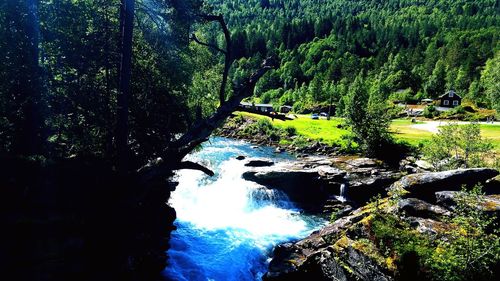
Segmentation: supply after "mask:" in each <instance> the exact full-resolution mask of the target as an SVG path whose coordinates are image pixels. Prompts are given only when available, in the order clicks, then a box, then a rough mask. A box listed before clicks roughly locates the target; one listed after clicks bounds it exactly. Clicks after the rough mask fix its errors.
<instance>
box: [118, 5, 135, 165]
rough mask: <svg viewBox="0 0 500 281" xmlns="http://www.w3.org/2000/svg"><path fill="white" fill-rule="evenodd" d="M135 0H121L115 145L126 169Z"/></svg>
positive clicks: (121, 162) (119, 160)
mask: <svg viewBox="0 0 500 281" xmlns="http://www.w3.org/2000/svg"><path fill="white" fill-rule="evenodd" d="M134 8H135V0H121V9H120V32H121V63H120V81H119V91H118V97H117V105H118V109H117V121H116V136H115V145H116V151H117V159H118V169H119V170H120V171H122V172H123V171H125V170H126V169H127V166H128V134H129V125H128V117H129V102H130V80H131V76H132V39H133V33H134Z"/></svg>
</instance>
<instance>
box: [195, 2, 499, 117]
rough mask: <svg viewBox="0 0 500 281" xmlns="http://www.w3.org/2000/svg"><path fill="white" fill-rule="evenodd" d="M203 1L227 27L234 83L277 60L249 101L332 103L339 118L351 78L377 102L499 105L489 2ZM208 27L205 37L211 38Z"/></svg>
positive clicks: (494, 10) (495, 7) (495, 15)
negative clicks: (442, 99) (457, 98)
mask: <svg viewBox="0 0 500 281" xmlns="http://www.w3.org/2000/svg"><path fill="white" fill-rule="evenodd" d="M208 2H210V4H211V5H212V7H213V9H215V10H216V11H217V12H220V13H222V14H223V15H224V16H225V17H226V18H227V19H228V24H229V27H230V29H231V30H232V33H233V41H234V42H233V48H234V51H233V55H234V57H235V59H238V61H237V63H236V67H235V69H234V77H235V79H238V77H240V76H242V75H243V74H244V73H245V70H246V69H247V68H252V67H254V66H255V65H256V64H257V63H259V61H260V58H261V57H265V56H268V55H276V56H278V57H279V58H280V59H281V67H280V68H279V69H277V70H276V71H272V72H270V73H268V74H267V75H266V76H265V77H264V78H263V79H262V80H261V81H260V82H259V84H258V85H257V89H256V101H260V102H265V103H267V102H272V103H274V104H277V105H283V104H286V105H293V106H294V107H295V109H296V111H299V112H300V111H303V110H307V109H313V108H317V107H318V106H320V105H321V104H325V103H328V102H329V101H330V99H332V101H333V102H334V103H335V104H337V105H338V109H340V110H338V111H337V112H338V113H337V114H340V115H342V114H343V107H344V97H345V96H346V95H347V89H348V88H349V87H350V85H351V84H352V83H353V82H354V79H355V78H356V77H357V76H361V77H362V79H363V80H364V81H366V84H367V85H368V87H369V88H370V94H371V95H378V96H380V97H382V98H384V99H389V98H390V99H391V100H400V101H407V102H412V101H418V100H420V99H422V98H436V97H437V96H439V95H442V94H444V93H445V91H446V90H448V89H455V90H456V91H457V93H459V94H460V95H461V96H463V97H466V98H467V99H468V100H470V101H472V102H473V103H475V104H476V105H479V106H482V107H496V108H497V109H499V108H498V106H499V105H498V101H499V100H500V99H499V97H498V92H499V90H498V71H499V70H498V68H499V64H498V60H499V56H500V53H499V49H500V45H499V41H498V39H499V35H500V2H499V1H498V0H481V1H471V0H453V1H444V0H419V1H410V0H405V1H401V0H389V1H379V0H373V1H348V0H327V1H319V0H292V1H284V0H233V1H218V0H211V1H208ZM210 31H212V32H207V33H206V36H208V38H209V40H211V41H212V42H216V41H219V42H221V40H222V38H221V37H214V36H215V35H216V34H217V33H215V32H213V29H210ZM204 78H206V76H205V77H204Z"/></svg>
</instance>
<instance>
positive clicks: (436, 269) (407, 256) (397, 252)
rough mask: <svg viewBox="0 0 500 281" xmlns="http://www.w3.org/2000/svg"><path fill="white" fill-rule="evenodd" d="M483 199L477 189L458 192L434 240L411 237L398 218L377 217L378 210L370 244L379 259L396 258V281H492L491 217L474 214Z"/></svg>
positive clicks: (498, 243)
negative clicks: (452, 208)
mask: <svg viewBox="0 0 500 281" xmlns="http://www.w3.org/2000/svg"><path fill="white" fill-rule="evenodd" d="M482 198H483V197H482V193H481V187H480V186H476V187H475V188H474V189H472V190H471V191H466V190H465V189H464V190H462V192H461V193H460V194H459V195H458V196H457V197H456V203H457V204H456V207H455V209H454V214H453V216H451V217H450V218H448V219H444V220H443V222H444V223H445V224H446V225H447V227H441V228H440V230H439V232H438V233H437V234H436V235H429V234H421V233H419V232H417V231H415V230H414V229H413V228H412V227H411V226H410V224H409V223H408V222H407V221H406V220H405V219H403V218H402V217H400V216H398V215H397V214H394V213H383V212H381V211H380V210H379V208H378V207H376V206H378V204H377V205H375V207H376V208H375V210H374V211H373V212H372V215H373V218H372V220H371V224H370V231H371V234H372V235H373V237H372V238H373V240H374V242H375V243H376V245H377V246H378V248H379V250H380V252H381V253H382V254H383V255H384V256H388V257H396V265H397V271H398V275H399V276H398V277H399V278H398V279H399V280H436V281H438V280H439V281H472V280H494V277H495V272H494V270H496V268H495V267H496V266H497V265H498V263H499V262H500V260H499V257H500V237H499V235H498V234H499V233H498V228H497V227H496V224H495V221H496V217H495V216H488V215H486V214H485V213H484V212H483V211H481V209H480V208H478V206H479V205H480V204H483V203H482ZM375 202H380V199H379V200H377V201H375ZM372 204H373V203H372Z"/></svg>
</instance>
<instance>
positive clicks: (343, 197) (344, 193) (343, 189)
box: [337, 183, 348, 202]
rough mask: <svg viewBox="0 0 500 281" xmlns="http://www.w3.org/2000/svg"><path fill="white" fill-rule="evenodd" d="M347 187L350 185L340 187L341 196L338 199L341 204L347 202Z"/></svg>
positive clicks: (344, 184)
mask: <svg viewBox="0 0 500 281" xmlns="http://www.w3.org/2000/svg"><path fill="white" fill-rule="evenodd" d="M347 186H348V183H342V184H341V185H340V195H339V196H337V199H338V200H339V201H340V202H345V201H347Z"/></svg>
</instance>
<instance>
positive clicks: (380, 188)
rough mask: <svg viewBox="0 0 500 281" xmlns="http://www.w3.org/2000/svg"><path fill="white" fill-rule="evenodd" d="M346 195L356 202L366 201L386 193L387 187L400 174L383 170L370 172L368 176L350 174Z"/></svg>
mask: <svg viewBox="0 0 500 281" xmlns="http://www.w3.org/2000/svg"><path fill="white" fill-rule="evenodd" d="M350 177H351V178H352V179H350V180H349V188H348V191H347V197H348V198H349V199H351V200H353V201H355V202H357V203H360V204H361V203H365V202H368V201H369V200H370V199H371V198H372V197H374V196H376V195H378V194H380V195H381V196H385V195H387V190H386V189H387V187H388V186H390V185H391V184H393V183H394V182H396V181H397V180H398V179H399V178H400V177H401V176H400V174H399V173H397V172H391V171H385V172H380V171H378V172H376V173H372V174H370V175H369V176H363V177H361V176H359V175H358V176H357V177H356V176H355V175H351V176H350Z"/></svg>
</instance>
